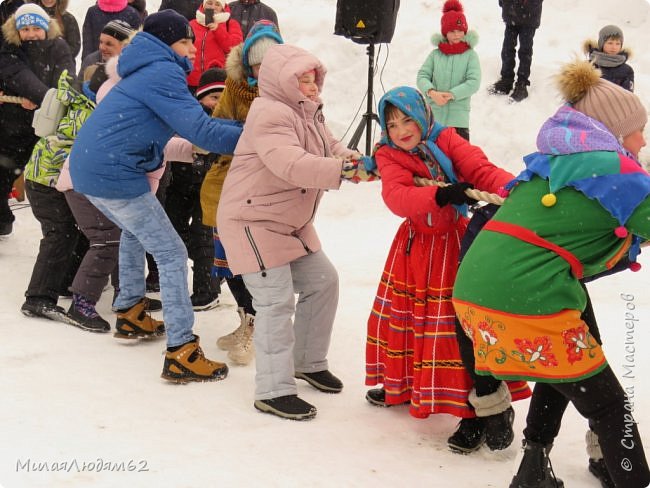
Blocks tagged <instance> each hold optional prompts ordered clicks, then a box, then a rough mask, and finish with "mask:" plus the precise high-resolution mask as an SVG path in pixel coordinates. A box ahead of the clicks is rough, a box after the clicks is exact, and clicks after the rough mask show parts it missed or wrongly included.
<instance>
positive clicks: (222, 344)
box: [217, 307, 255, 351]
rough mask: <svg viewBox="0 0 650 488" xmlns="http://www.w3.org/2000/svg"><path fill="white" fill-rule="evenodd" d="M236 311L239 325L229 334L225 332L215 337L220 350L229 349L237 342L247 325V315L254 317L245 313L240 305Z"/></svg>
mask: <svg viewBox="0 0 650 488" xmlns="http://www.w3.org/2000/svg"><path fill="white" fill-rule="evenodd" d="M237 313H238V314H239V326H238V327H237V328H236V329H235V330H233V331H232V332H231V333H230V334H226V335H225V336H221V337H219V339H217V347H218V348H219V349H221V350H222V351H230V350H231V349H232V348H233V347H235V346H236V345H237V344H239V342H240V338H241V336H242V334H243V333H244V330H245V328H246V325H247V317H253V318H255V317H254V316H253V315H247V314H246V312H244V309H243V308H241V307H240V308H238V309H237Z"/></svg>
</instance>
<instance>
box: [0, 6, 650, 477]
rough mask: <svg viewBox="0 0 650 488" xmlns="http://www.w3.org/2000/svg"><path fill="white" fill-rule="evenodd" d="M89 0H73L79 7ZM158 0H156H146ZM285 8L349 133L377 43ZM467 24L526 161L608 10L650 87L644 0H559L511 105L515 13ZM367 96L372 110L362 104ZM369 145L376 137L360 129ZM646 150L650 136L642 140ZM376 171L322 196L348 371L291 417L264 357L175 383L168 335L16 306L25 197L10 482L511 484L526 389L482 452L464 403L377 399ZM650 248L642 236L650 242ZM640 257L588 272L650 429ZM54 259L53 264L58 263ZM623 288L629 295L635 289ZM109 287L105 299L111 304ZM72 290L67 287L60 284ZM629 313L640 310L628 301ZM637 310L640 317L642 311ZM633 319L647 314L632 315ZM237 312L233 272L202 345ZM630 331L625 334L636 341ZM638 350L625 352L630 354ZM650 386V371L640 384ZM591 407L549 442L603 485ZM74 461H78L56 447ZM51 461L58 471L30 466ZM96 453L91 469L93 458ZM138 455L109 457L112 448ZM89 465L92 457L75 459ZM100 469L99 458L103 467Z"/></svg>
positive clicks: (12, 357) (5, 358)
mask: <svg viewBox="0 0 650 488" xmlns="http://www.w3.org/2000/svg"><path fill="white" fill-rule="evenodd" d="M92 3H93V2H92V0H76V1H74V2H70V4H71V7H70V10H71V11H72V12H73V13H74V14H75V15H76V16H77V19H78V21H79V24H80V25H81V24H82V23H83V18H84V15H85V11H86V9H87V8H88V7H89V6H90V5H91V4H92ZM147 3H148V9H149V11H150V12H154V11H156V10H157V9H158V6H159V3H160V2H159V1H155V0H149V1H148V2H147ZM266 3H267V4H268V5H270V6H271V7H273V8H274V9H275V10H276V11H277V13H278V17H279V19H280V26H281V29H282V33H283V35H284V37H285V39H286V41H287V42H290V43H294V44H297V45H300V46H302V47H304V48H306V49H308V50H310V51H312V52H314V53H315V54H316V55H317V56H319V57H320V58H321V59H322V60H323V62H324V63H325V64H326V66H327V67H328V70H329V72H328V77H327V80H326V83H325V90H324V94H323V99H324V101H325V113H326V115H327V117H328V121H329V124H330V126H331V128H332V130H333V131H334V133H335V134H337V135H338V136H340V137H343V135H344V134H345V132H346V129H348V127H349V126H352V128H351V130H350V131H349V132H348V134H347V136H346V137H345V140H346V141H347V139H349V137H350V135H351V133H352V132H353V130H354V128H355V127H356V125H357V123H358V122H359V120H360V119H359V117H360V113H363V111H364V110H365V101H364V94H365V91H366V86H367V83H366V79H367V65H368V64H367V63H368V60H367V56H366V52H365V46H363V45H359V44H355V43H353V42H351V41H349V40H347V39H345V38H342V37H338V36H334V35H332V32H333V31H334V18H335V11H336V1H335V0H308V1H305V0H266ZM442 3H443V2H442V0H402V6H401V9H400V12H399V17H398V21H397V27H396V31H395V36H394V38H393V41H392V43H391V44H390V45H389V46H386V45H381V49H380V50H379V46H378V51H379V53H378V56H377V58H378V59H377V64H378V68H379V71H381V77H380V76H379V75H378V76H377V78H376V79H375V96H376V98H377V99H378V98H379V97H380V96H381V95H382V94H383V92H384V90H387V89H390V88H391V87H393V86H395V85H402V84H410V85H415V76H416V73H417V70H418V69H419V67H420V65H421V63H422V62H423V61H424V59H425V57H426V56H427V54H428V53H429V51H430V49H431V46H430V44H429V38H430V36H431V34H432V33H433V32H434V31H438V30H439V25H440V24H439V22H440V9H441V6H442ZM464 4H465V10H466V15H467V18H468V22H469V25H470V29H474V30H476V31H477V32H478V33H479V35H480V36H481V41H480V43H479V44H478V46H477V51H478V53H479V57H480V59H481V64H482V69H483V81H482V83H481V90H480V91H479V92H478V93H477V94H476V95H474V97H473V99H472V120H471V125H470V127H471V131H472V140H473V142H474V143H475V144H478V145H480V146H482V147H483V149H484V150H485V152H486V153H487V154H488V156H489V157H490V158H491V159H492V160H493V161H494V162H496V163H497V164H501V165H503V166H504V167H506V168H507V169H509V170H510V171H512V172H515V173H517V172H518V171H519V170H520V169H521V168H522V165H521V157H522V156H523V155H525V154H528V153H529V152H532V151H533V150H534V141H535V136H536V133H537V130H538V129H539V127H540V126H541V124H542V122H543V121H544V120H545V119H546V118H547V117H548V116H550V115H551V114H552V113H553V112H554V110H555V109H556V107H557V106H558V104H559V99H558V98H557V95H556V92H555V90H554V89H553V86H552V84H551V78H552V75H553V74H554V73H556V72H557V70H558V66H559V64H560V63H562V62H566V61H569V60H571V59H572V56H574V55H575V54H578V53H580V52H581V46H582V42H583V41H584V40H585V39H587V38H597V33H598V30H599V29H600V28H601V27H602V26H603V25H605V24H610V23H613V24H617V25H619V26H620V27H621V28H622V29H623V31H624V33H625V45H626V46H627V47H630V48H631V49H632V50H633V51H634V52H635V53H636V56H635V57H633V58H632V59H631V62H630V64H631V65H632V66H633V68H634V70H635V72H636V87H637V89H636V91H637V93H638V95H639V96H640V97H641V98H642V99H643V100H644V102H645V103H646V105H648V99H649V96H650V56H648V54H647V51H646V49H647V48H648V46H650V30H649V29H648V25H650V24H649V23H650V5H649V4H648V2H647V1H645V0H625V1H621V2H617V3H614V2H612V0H574V1H572V2H566V1H564V0H546V1H545V2H544V13H543V16H542V26H541V28H540V29H539V30H538V32H537V35H536V37H535V54H534V58H533V67H532V79H531V81H532V85H531V87H530V97H529V98H528V99H527V100H525V101H524V102H522V103H521V104H514V105H509V104H507V102H506V99H505V98H498V97H490V96H488V95H487V94H486V88H487V86H488V85H489V84H490V83H492V82H494V81H495V80H496V79H497V78H498V73H499V67H500V57H499V52H500V48H501V39H502V34H503V24H502V21H501V16H500V9H499V8H498V6H497V0H466V1H465V2H464ZM360 107H361V110H360V111H359V112H358V109H359V108H360ZM362 145H363V143H362ZM642 159H645V160H648V159H650V158H648V153H646V154H644V155H643V156H642ZM380 185H381V184H380V183H370V184H365V185H358V186H353V185H348V184H345V185H344V186H343V187H342V189H341V190H340V191H336V192H335V191H333V192H330V193H329V194H328V195H326V197H325V198H324V199H323V203H322V205H321V208H320V211H319V214H318V218H317V227H318V228H319V230H320V235H321V239H322V241H323V245H324V249H325V251H326V252H327V254H328V255H329V257H330V258H331V259H332V261H333V262H334V263H335V265H336V266H337V268H338V270H339V273H340V278H341V299H340V306H339V310H338V314H337V318H336V324H335V328H334V335H333V341H332V347H331V350H330V356H329V359H330V365H331V369H332V371H333V372H335V373H336V374H337V375H339V376H340V377H341V378H342V380H343V381H344V383H345V389H344V390H343V392H342V393H341V394H338V395H327V394H323V393H320V392H318V391H316V390H315V389H313V388H311V387H310V386H308V385H307V384H306V383H304V382H300V383H299V394H300V395H301V396H302V397H303V398H304V399H305V400H307V401H309V402H311V403H313V404H315V405H316V406H317V407H318V416H317V417H316V418H315V419H314V420H313V421H310V422H293V421H288V420H281V419H279V418H277V417H273V416H270V415H264V414H261V413H258V412H257V411H256V410H255V409H254V408H253V378H254V365H250V366H247V367H236V366H231V369H230V374H229V376H228V378H227V379H226V380H224V381H222V382H217V383H205V384H192V385H186V386H176V385H171V384H168V383H166V382H164V381H163V380H161V379H160V378H159V374H160V371H161V368H162V363H163V350H164V342H162V341H158V342H140V343H135V342H133V343H132V342H129V343H128V344H124V343H123V342H118V341H116V340H115V339H113V337H112V335H111V334H105V335H93V334H90V333H85V332H83V331H80V330H78V329H75V328H72V327H69V326H66V325H63V324H59V323H54V322H48V321H46V320H39V319H28V318H25V317H23V316H22V315H21V314H20V312H19V308H20V305H21V304H22V302H23V299H24V297H23V293H24V290H25V289H26V287H27V283H28V281H29V277H30V274H31V269H32V266H33V263H34V257H35V255H36V253H37V249H38V242H39V239H40V229H39V226H38V225H37V222H36V220H35V219H34V218H33V216H32V214H31V211H30V209H29V208H22V209H19V210H17V211H16V212H15V213H16V216H17V221H16V223H15V226H14V232H13V234H12V235H11V236H10V237H8V238H7V239H5V240H3V241H1V242H0V267H1V269H2V270H3V279H2V280H0V331H1V334H2V340H1V341H0V371H1V374H0V484H1V485H2V486H4V487H6V488H14V487H87V486H93V487H117V486H129V487H174V488H176V487H198V486H205V487H213V486H224V487H248V486H269V487H293V486H306V487H366V486H395V485H400V486H427V487H431V488H447V487H458V488H470V487H471V488H484V487H505V486H507V485H508V484H509V482H510V478H511V476H512V472H513V470H514V469H515V468H516V460H515V457H516V456H517V454H518V451H519V449H518V446H519V445H520V441H521V431H522V429H523V426H524V419H525V413H526V410H527V406H528V402H527V401H525V402H518V403H517V404H516V405H515V410H516V413H517V417H516V420H515V424H516V425H515V430H516V432H517V437H516V439H515V441H514V442H513V444H512V446H511V447H510V448H509V449H507V450H505V451H502V452H498V453H493V452H490V451H489V450H488V449H487V448H482V449H481V450H480V451H479V452H477V453H474V454H472V455H469V456H460V455H457V454H453V453H451V452H449V451H448V449H447V445H446V439H447V437H448V436H449V435H450V434H451V433H452V432H453V430H454V428H455V425H456V419H454V418H453V417H450V416H446V415H438V416H432V417H430V418H429V419H427V420H416V419H414V418H412V417H410V416H409V415H408V413H407V410H406V408H403V407H395V408H391V409H380V408H376V407H372V406H370V405H369V404H368V403H367V402H366V401H365V400H364V395H365V391H366V387H365V386H364V384H363V381H364V342H365V331H366V320H367V317H368V314H369V311H370V306H371V303H372V300H373V298H374V293H375V290H376V286H377V283H378V280H379V277H380V274H381V270H382V267H383V264H384V259H385V256H386V254H387V252H388V248H389V245H390V242H391V240H392V237H393V235H394V232H395V230H396V228H397V226H398V225H399V219H398V218H397V217H395V216H393V215H391V214H390V212H389V211H388V210H387V209H386V208H385V206H384V205H383V203H382V201H381V196H380ZM647 252H648V251H646V253H647ZM641 262H642V263H644V264H645V265H646V267H645V268H644V269H642V270H641V271H640V272H639V273H631V272H625V273H621V274H619V275H617V276H613V277H610V278H607V279H606V280H601V281H600V282H597V283H594V284H591V285H590V291H591V294H592V298H593V301H594V305H595V308H596V313H597V316H598V319H599V324H600V327H601V332H602V335H603V336H604V341H605V350H606V353H607V355H608V358H609V360H610V363H611V364H612V366H613V367H614V369H615V371H617V373H618V374H619V376H621V377H622V376H623V375H624V374H625V375H627V377H626V378H622V383H623V385H624V386H625V387H626V388H628V389H629V391H630V392H631V393H633V395H634V397H633V403H634V409H635V410H634V414H635V417H636V420H637V421H638V422H639V428H640V430H641V436H642V438H643V439H644V440H645V444H646V448H648V447H650V425H649V424H650V392H648V389H647V385H644V379H645V375H644V373H646V374H647V373H648V372H650V327H649V322H650V295H649V294H648V285H649V284H650V260H648V258H647V256H642V258H641ZM57 271H58V270H52V272H57ZM622 294H624V295H625V296H626V298H627V300H624V299H623V298H621V295H622ZM110 297H111V293H110V292H107V293H106V294H105V296H104V297H103V299H102V301H101V302H100V303H99V305H98V309H99V311H100V313H101V314H102V315H103V316H104V317H106V318H107V319H109V320H111V322H112V321H114V315H112V314H111V312H110V303H109V300H110ZM60 304H61V305H62V306H64V307H66V308H67V307H68V306H69V302H68V301H66V300H61V301H60ZM626 314H629V315H628V316H627V318H626ZM630 318H633V319H635V320H637V321H630V320H628V319H630ZM626 321H627V322H629V323H633V324H634V328H633V329H626ZM237 324H238V316H237V314H236V308H235V305H234V300H233V299H232V297H231V296H230V295H229V294H228V292H227V289H226V291H225V292H224V294H223V296H222V305H221V306H220V307H219V308H217V309H215V310H213V311H210V312H203V313H197V314H196V326H195V331H196V332H197V333H198V334H199V335H200V336H201V341H202V345H203V348H204V350H205V352H206V355H207V356H208V357H210V358H213V359H217V360H222V361H226V353H225V352H223V351H219V350H218V349H217V347H216V345H215V341H216V339H217V338H218V337H219V336H221V335H223V334H225V333H227V332H230V331H231V330H232V329H233V328H234V327H235V326H236V325H237ZM626 341H627V342H628V343H629V344H628V346H627V352H626V344H625V343H626ZM626 368H627V369H626ZM644 387H645V388H644ZM586 427H587V425H586V421H585V420H584V419H582V418H581V417H580V416H579V415H578V414H577V413H576V412H575V410H574V409H573V408H572V407H569V409H568V411H567V414H566V415H565V418H564V424H563V428H562V431H561V433H560V436H559V437H558V439H557V442H556V445H555V448H554V449H553V452H552V460H553V465H554V468H555V472H556V473H557V474H558V475H559V476H560V477H562V478H563V479H564V480H565V482H566V484H567V486H569V487H571V488H588V487H593V488H596V487H598V486H599V483H598V482H597V481H596V479H595V478H593V477H592V475H591V474H589V473H588V471H587V469H586V468H587V455H586V452H585V448H584V433H585V431H586ZM73 462H76V463H77V464H76V465H75V466H73V467H72V469H71V470H70V471H69V472H66V471H58V472H53V471H52V469H51V468H52V464H53V463H58V467H59V469H61V467H62V463H68V466H70V465H71V463H73ZM28 463H36V464H38V463H49V467H50V471H39V472H34V471H31V470H29V471H28V470H27V468H26V466H27V465H28ZM84 463H86V466H87V469H86V470H84V471H82V469H81V468H82V466H83V465H84ZM105 463H112V464H115V463H117V464H119V463H124V465H125V466H126V467H127V469H128V467H129V463H131V464H130V467H131V469H132V470H131V471H127V472H107V471H101V470H100V469H99V468H98V466H99V465H100V464H105ZM77 467H78V468H79V470H77ZM98 471H99V472H98Z"/></svg>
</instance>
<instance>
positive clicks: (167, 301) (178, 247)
mask: <svg viewBox="0 0 650 488" xmlns="http://www.w3.org/2000/svg"><path fill="white" fill-rule="evenodd" d="M86 197H88V200H90V202H91V203H92V204H93V205H95V207H97V208H98V209H99V210H100V211H101V212H103V213H104V215H106V217H108V218H109V219H111V220H112V221H113V222H115V223H116V224H117V225H118V226H119V227H120V228H121V229H122V236H121V237H120V257H119V273H120V293H119V295H118V297H117V299H116V300H115V303H114V304H113V305H114V307H115V308H116V309H127V308H131V307H132V306H133V305H135V304H136V303H138V301H140V300H141V299H142V297H144V294H145V282H144V263H145V259H144V253H145V251H146V252H148V253H149V254H151V255H152V256H153V257H154V259H155V261H156V264H157V265H158V271H159V273H160V295H161V298H162V304H163V319H164V321H165V329H166V331H167V346H168V347H174V346H180V345H182V344H185V343H187V342H190V341H192V340H193V339H194V335H193V333H192V326H193V325H194V311H193V310H192V302H191V301H190V294H189V291H188V287H187V250H186V249H185V245H184V244H183V241H182V240H181V238H180V237H179V236H178V234H177V233H176V231H175V230H174V227H173V226H172V224H171V222H170V221H169V218H167V214H165V211H164V209H163V208H162V206H161V205H160V202H159V201H158V199H156V196H155V195H154V194H153V193H145V194H144V195H140V196H139V197H136V198H129V199H113V198H99V197H94V196H91V195H86Z"/></svg>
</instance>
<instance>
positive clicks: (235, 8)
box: [228, 0, 280, 39]
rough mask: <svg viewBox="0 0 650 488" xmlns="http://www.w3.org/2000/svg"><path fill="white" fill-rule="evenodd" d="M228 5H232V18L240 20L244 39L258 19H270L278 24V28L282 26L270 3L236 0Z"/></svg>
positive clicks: (256, 0) (255, 0)
mask: <svg viewBox="0 0 650 488" xmlns="http://www.w3.org/2000/svg"><path fill="white" fill-rule="evenodd" d="M228 6H229V7H230V18H232V19H235V20H236V21H237V22H239V25H240V26H241V30H242V33H243V34H244V39H246V36H247V35H248V31H249V30H250V28H251V27H253V24H254V23H255V22H257V21H258V20H262V19H264V20H270V21H271V22H273V23H274V24H275V25H277V26H278V29H279V28H280V25H279V24H278V16H277V15H276V14H275V10H273V9H272V8H271V7H269V6H268V5H264V4H263V3H262V2H260V1H259V0H236V1H235V2H230V3H229V4H228Z"/></svg>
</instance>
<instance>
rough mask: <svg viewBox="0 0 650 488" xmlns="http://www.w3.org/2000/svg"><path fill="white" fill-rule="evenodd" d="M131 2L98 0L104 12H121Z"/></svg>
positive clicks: (127, 0)
mask: <svg viewBox="0 0 650 488" xmlns="http://www.w3.org/2000/svg"><path fill="white" fill-rule="evenodd" d="M128 4H129V0H98V1H97V5H98V6H99V9H100V10H103V11H104V12H121V11H122V10H124V9H125V8H126V6H127V5H128Z"/></svg>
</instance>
